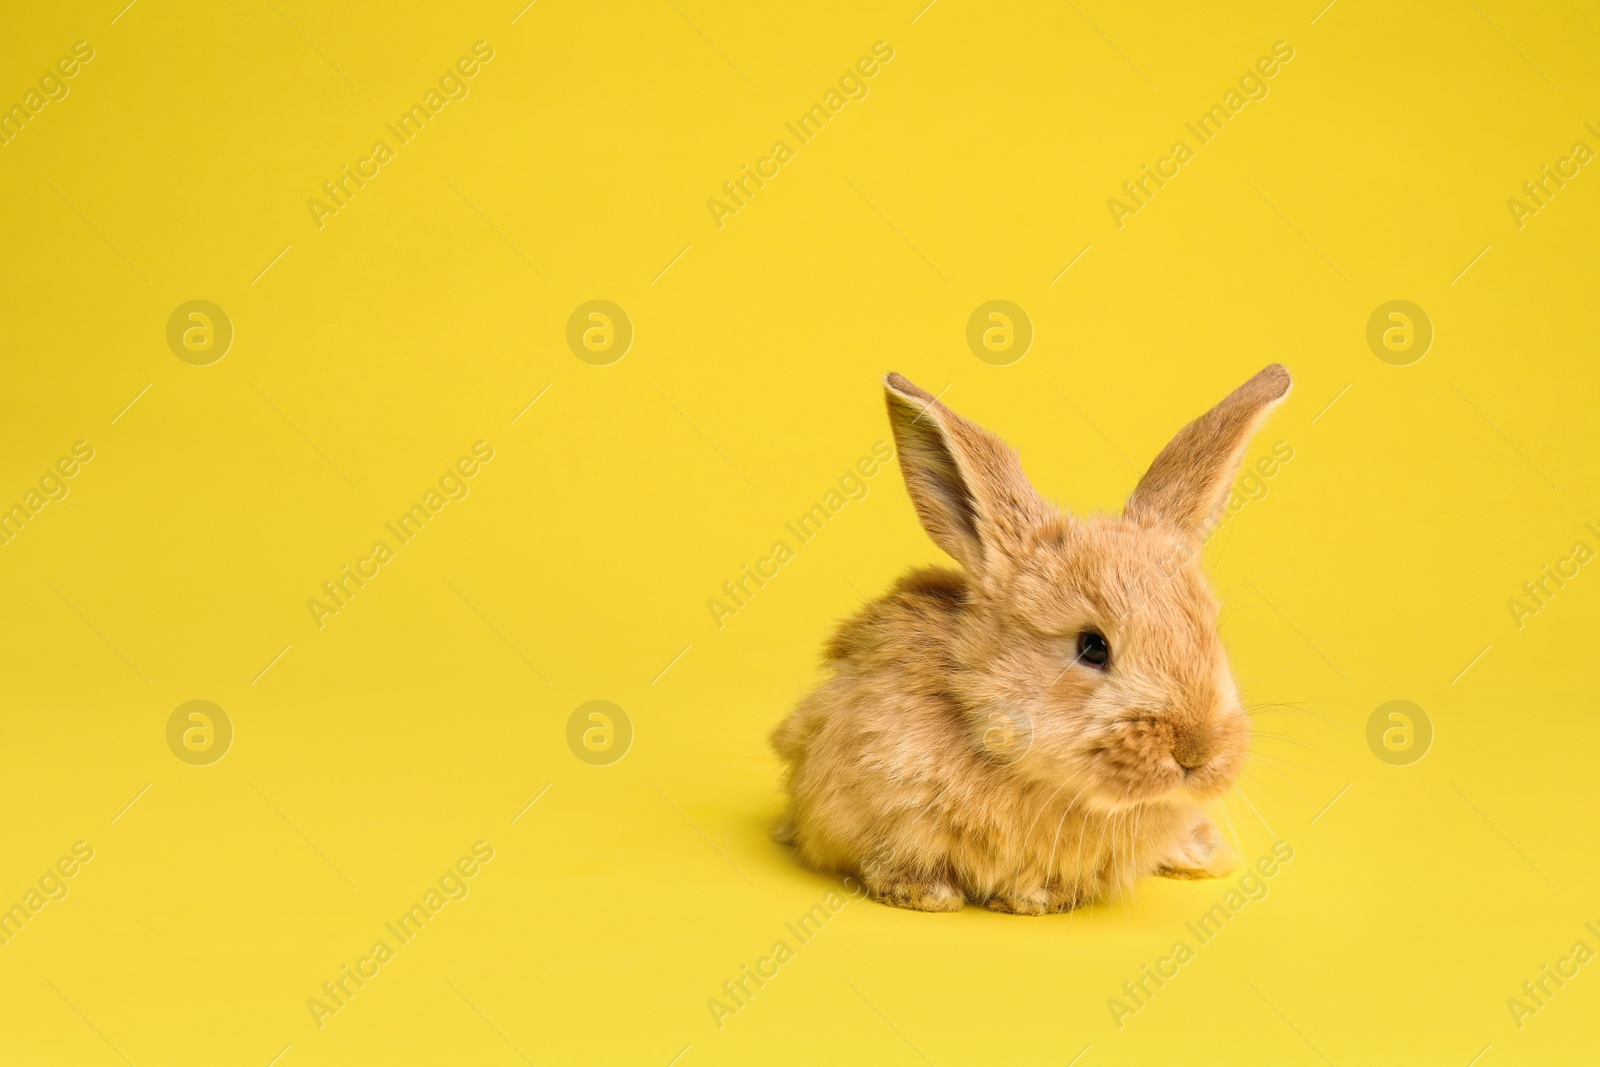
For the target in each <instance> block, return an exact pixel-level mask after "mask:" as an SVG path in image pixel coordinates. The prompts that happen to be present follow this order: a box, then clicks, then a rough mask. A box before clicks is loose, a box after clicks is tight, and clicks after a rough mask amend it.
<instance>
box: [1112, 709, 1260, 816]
mask: <svg viewBox="0 0 1600 1067" xmlns="http://www.w3.org/2000/svg"><path fill="white" fill-rule="evenodd" d="M1232 721H1233V717H1231V716H1222V717H1218V718H1216V719H1211V720H1209V721H1208V720H1199V721H1194V720H1189V721H1185V720H1183V719H1178V718H1174V717H1172V716H1161V715H1140V714H1133V715H1128V716H1125V717H1123V718H1122V719H1120V720H1119V721H1118V722H1117V723H1116V724H1115V725H1114V726H1113V727H1112V729H1111V730H1110V731H1108V732H1107V733H1106V734H1105V735H1103V736H1102V737H1101V738H1100V739H1099V741H1098V743H1096V744H1095V745H1094V747H1093V748H1092V749H1091V750H1090V752H1089V753H1088V757H1089V758H1088V767H1087V768H1086V769H1087V771H1088V773H1087V775H1086V776H1085V777H1087V778H1088V783H1087V785H1088V788H1086V789H1085V791H1084V796H1085V801H1086V803H1088V804H1090V805H1091V806H1092V807H1094V808H1096V809H1097V810H1101V811H1105V812H1107V813H1110V812H1113V811H1121V810H1124V809H1127V808H1130V807H1133V806H1136V805H1139V804H1149V803H1160V802H1163V801H1167V802H1179V801H1185V800H1191V801H1204V800H1211V799H1214V798H1216V797H1218V796H1220V795H1221V794H1223V793H1224V792H1226V791H1227V790H1228V788H1229V787H1230V786H1232V785H1233V782H1234V779H1235V778H1236V777H1237V776H1238V771H1239V769H1240V766H1241V765H1242V763H1243V745H1242V744H1241V741H1242V740H1243V739H1244V738H1247V737H1248V734H1247V733H1241V731H1240V730H1238V729H1237V728H1236V727H1235V726H1233V725H1231V723H1232Z"/></svg>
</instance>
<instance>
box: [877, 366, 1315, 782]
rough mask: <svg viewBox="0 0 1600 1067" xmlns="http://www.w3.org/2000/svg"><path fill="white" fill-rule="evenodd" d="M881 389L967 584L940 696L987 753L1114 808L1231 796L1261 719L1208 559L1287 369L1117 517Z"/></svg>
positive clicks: (1143, 485) (1161, 461) (928, 404)
mask: <svg viewBox="0 0 1600 1067" xmlns="http://www.w3.org/2000/svg"><path fill="white" fill-rule="evenodd" d="M885 385H886V390H887V395H888V404H889V418H890V422H891V423H892V424H893V428H894V436H895V442H896V445H897V448H898V453H899V459H900V465H901V470H902V472H903V474H904V475H905V479H906V487H907V489H908V490H909V492H910V494H911V499H912V502H913V504H914V505H915V506H916V510H917V513H918V515H919V517H920V518H921V520H922V524H923V526H924V527H925V528H926V529H927V531H928V534H929V536H931V537H932V538H933V540H934V542H935V543H936V544H938V545H939V547H940V548H942V549H944V550H945V551H946V552H948V553H950V555H952V556H954V557H955V558H956V560H958V561H959V562H960V563H961V565H962V567H963V568H964V569H965V570H966V573H967V579H968V580H967V582H966V594H965V596H966V602H965V604H964V605H963V610H962V611H960V612H959V613H958V616H957V617H958V620H959V622H958V627H959V631H958V636H957V637H956V639H955V641H954V642H953V647H952V648H951V649H950V650H949V656H950V662H949V664H948V667H949V675H948V677H946V678H944V679H943V680H942V681H943V684H942V688H943V689H944V691H945V692H947V693H949V694H950V695H951V696H952V697H953V698H954V700H955V702H956V703H957V704H958V705H959V707H960V714H961V715H962V717H963V723H962V728H963V729H965V730H966V731H967V732H968V733H969V735H970V741H971V744H972V746H973V748H974V750H975V751H976V752H977V753H978V755H979V756H980V757H981V758H983V759H986V760H988V761H990V762H992V763H993V764H994V765H995V767H996V773H1002V774H1009V775H1020V776H1023V777H1025V778H1028V779H1032V780H1035V781H1038V782H1041V783H1043V784H1045V785H1048V786H1050V787H1052V788H1057V789H1060V790H1064V791H1067V792H1069V793H1071V794H1074V795H1076V796H1078V797H1079V798H1080V799H1081V802H1082V803H1083V804H1085V805H1088V806H1091V807H1094V808H1097V809H1101V810H1115V809H1120V808H1123V807H1127V806H1130V805H1133V804H1139V803H1148V802H1160V801H1162V800H1167V799H1171V800H1178V799H1181V798H1183V797H1188V798H1191V799H1196V800H1202V799H1206V798H1209V797H1213V796H1215V795H1217V794H1219V793H1221V792H1222V791H1223V790H1225V789H1226V788H1227V787H1228V786H1230V785H1231V784H1232V783H1233V781H1234V779H1235V778H1236V777H1237V776H1238V774H1239V772H1240V770H1241V769H1242V767H1243V764H1244V760H1245V756H1246V751H1247V749H1248V746H1249V741H1250V723H1249V718H1248V717H1247V716H1246V714H1245V712H1244V710H1243V708H1242V707H1241V705H1240V701H1239V694H1238V690H1237V688H1236V687H1235V685H1234V680H1233V674H1232V671H1231V670H1230V668H1229V666H1228V658H1227V653H1226V651H1225V650H1224V649H1223V646H1222V641H1221V639H1220V637H1219V636H1218V633H1217V615H1218V603H1217V600H1216V597H1215V596H1214V595H1213V593H1212V592H1211V588H1210V585H1209V584H1208V582H1207V581H1206V578H1205V575H1204V573H1203V572H1202V570H1201V566H1200V551H1201V548H1202V546H1203V545H1204V543H1205V539H1206V537H1207V536H1208V535H1209V533H1210V531H1211V530H1212V528H1213V527H1214V525H1215V523H1216V522H1217V520H1218V518H1219V516H1220V515H1221V512H1222V510H1223V508H1224V506H1225V505H1226V502H1227V499H1228V495H1229V491H1230V489H1231V486H1232V483H1233V480H1234V477H1235V476H1236V474H1237V472H1238V470H1239V467H1240V465H1241V463H1242V462H1243V459H1244V455H1245V449H1246V446H1247V445H1248V443H1249V440H1250V437H1251V435H1252V434H1253V433H1254V432H1255V430H1256V428H1257V427H1258V426H1259V425H1260V423H1261V422H1262V421H1263V420H1264V419H1265V417H1266V415H1267V414H1268V412H1270V411H1271V410H1272V408H1273V407H1275V406H1276V405H1277V403H1278V402H1279V401H1280V400H1282V399H1283V397H1284V396H1285V395H1286V394H1287V393H1288V391H1289V386H1290V380H1289V373H1288V371H1286V370H1285V369H1284V368H1283V367H1282V366H1279V365H1277V364H1274V365H1272V366H1269V367H1267V368H1266V369H1264V370H1262V371H1261V372H1260V373H1259V374H1257V375H1256V376H1255V377H1253V378H1251V379H1250V380H1249V381H1248V382H1246V383H1245V384H1244V385H1242V386H1240V387H1239V388H1238V389H1236V390H1234V391H1233V392H1232V393H1231V394H1229V395H1228V396H1227V397H1226V398H1225V399H1224V400H1223V401H1222V402H1221V403H1220V404H1218V405H1217V406H1216V407H1214V408H1212V409H1211V411H1209V412H1207V413H1206V414H1205V415H1202V416H1201V417H1200V418H1198V419H1196V420H1195V421H1194V422H1192V423H1190V424H1189V425H1188V426H1186V427H1184V428H1183V430H1182V431H1180V432H1179V434H1178V435H1177V437H1175V438H1173V440H1172V441H1171V442H1170V443H1169V444H1168V445H1167V446H1166V448H1164V449H1163V450H1162V451H1161V453H1160V455H1158V456H1157V457H1156V458H1155V461H1154V462H1153V463H1152V464H1151V466H1150V469H1149V471H1147V472H1146V473H1145V475H1144V477H1143V479H1141V480H1140V482H1139V484H1138V486H1137V488H1135V489H1134V492H1133V495H1132V496H1131V497H1130V498H1129V500H1128V503H1127V506H1126V508H1125V509H1124V511H1123V514H1122V515H1121V516H1120V517H1109V516H1094V517H1089V518H1079V517H1075V516H1071V515H1067V514H1064V513H1063V512H1061V511H1059V510H1058V509H1056V508H1055V507H1054V506H1052V505H1051V504H1049V503H1048V502H1046V501H1045V499H1044V498H1043V497H1041V496H1040V495H1039V493H1038V492H1037V491H1036V490H1035V489H1034V488H1033V486H1032V485H1031V484H1030V483H1029V482H1028V480H1027V478H1026V477H1024V476H1023V473H1022V468H1021V466H1020V464H1019V463H1018V461H1017V456H1016V453H1015V452H1013V451H1012V450H1011V449H1010V448H1009V447H1008V446H1007V445H1006V444H1005V443H1004V442H1003V441H1001V440H1000V439H999V438H998V437H996V436H995V435H994V434H991V433H989V432H988V431H987V430H984V429H982V428H981V427H978V426H976V425H974V424H973V423H971V422H968V421H967V420H966V419H963V418H962V417H961V416H959V415H957V414H955V413H954V412H952V411H951V410H950V409H948V408H946V407H945V406H944V405H943V404H941V403H939V401H938V400H937V399H936V398H934V397H933V396H931V395H929V394H928V393H927V392H925V391H923V390H922V389H919V388H918V387H917V386H915V385H913V384H911V383H910V382H909V381H907V380H906V379H905V378H903V377H901V376H900V375H898V374H891V375H889V377H888V378H887V379H886V380H885Z"/></svg>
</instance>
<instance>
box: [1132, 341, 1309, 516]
mask: <svg viewBox="0 0 1600 1067" xmlns="http://www.w3.org/2000/svg"><path fill="white" fill-rule="evenodd" d="M1291 384H1292V382H1291V381H1290V379H1289V372H1288V371H1287V370H1286V369H1284V367H1283V366H1282V364H1278V363H1274V364H1272V365H1271V366H1269V367H1266V368H1264V369H1263V370H1261V371H1260V372H1259V373H1258V374H1257V375H1256V376H1255V377H1254V378H1251V379H1250V380H1249V381H1247V382H1245V383H1244V384H1243V385H1241V386H1239V388H1237V389H1235V390H1234V391H1233V392H1231V393H1229V394H1228V395H1227V396H1226V397H1224V398H1223V400H1222V402H1221V403H1220V404H1218V405H1217V406H1216V407H1214V408H1212V409H1211V410H1210V411H1208V412H1206V413H1205V414H1204V415H1202V416H1200V417H1199V418H1198V419H1195V420H1194V421H1193V422H1191V423H1190V424H1189V425H1187V426H1185V427H1184V428H1183V429H1182V430H1180V431H1178V436H1176V437H1174V438H1173V439H1172V440H1171V441H1170V442H1168V444H1167V447H1166V448H1163V449H1162V450H1161V454H1160V455H1158V456H1157V457H1156V458H1155V462H1153V463H1151V464H1150V469H1149V470H1148V471H1146V472H1145V475H1144V477H1143V478H1141V479H1140V480H1139V485H1138V488H1136V489H1134V491H1133V495H1132V496H1131V497H1129V498H1128V506H1127V507H1126V508H1125V509H1124V510H1123V515H1124V517H1125V518H1127V519H1128V520H1129V521H1130V522H1136V523H1140V524H1142V525H1152V524H1168V525H1172V526H1176V527H1177V528H1178V529H1180V530H1183V531H1184V532H1185V533H1188V534H1190V535H1192V536H1194V537H1196V538H1200V539H1204V538H1205V537H1206V536H1207V535H1208V534H1209V533H1210V532H1211V529H1212V527H1214V526H1215V525H1216V523H1217V519H1218V518H1219V517H1220V515H1221V513H1222V508H1223V506H1224V505H1225V504H1226V503H1227V500H1228V491H1229V489H1230V488H1231V487H1232V485H1233V479H1234V477H1235V476H1236V475H1238V473H1239V466H1240V464H1242V463H1243V462H1244V453H1245V448H1246V447H1247V446H1248V445H1249V444H1250V438H1251V437H1253V436H1254V435H1255V432H1256V430H1257V429H1258V428H1259V427H1260V426H1261V423H1262V422H1264V421H1265V420H1266V417H1267V415H1268V414H1270V413H1271V411H1272V409H1273V408H1275V407H1277V406H1278V402H1279V401H1281V400H1282V399H1283V398H1284V397H1285V396H1287V395H1288V393H1289V386H1290V385H1291Z"/></svg>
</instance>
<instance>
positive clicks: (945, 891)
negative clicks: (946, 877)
mask: <svg viewBox="0 0 1600 1067" xmlns="http://www.w3.org/2000/svg"><path fill="white" fill-rule="evenodd" d="M864 881H865V882H866V884H867V891H868V892H869V893H871V894H872V898H873V899H874V900H877V901H880V902H881V903H884V904H892V905H894V906H895V907H897V908H911V909H913V910H915V911H960V910H961V909H962V907H964V906H965V905H966V903H967V900H966V897H964V896H962V895H961V890H959V889H957V888H956V887H955V886H953V885H951V884H950V883H949V882H945V881H940V880H938V879H934V878H919V877H916V876H914V875H908V874H882V875H877V876H869V877H867V878H865V879H864Z"/></svg>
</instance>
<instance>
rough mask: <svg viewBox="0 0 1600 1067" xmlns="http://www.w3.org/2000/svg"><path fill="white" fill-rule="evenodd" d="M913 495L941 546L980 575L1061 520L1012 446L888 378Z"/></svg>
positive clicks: (900, 450) (903, 469) (908, 487)
mask: <svg viewBox="0 0 1600 1067" xmlns="http://www.w3.org/2000/svg"><path fill="white" fill-rule="evenodd" d="M884 393H885V397H886V399H887V400H888V403H889V423H890V425H891V426H892V427H893V428H894V443H895V450H896V452H897V453H898V454H899V457H900V471H901V473H902V474H904V475H905V479H906V490H907V491H908V492H909V493H910V494H911V502H912V504H914V505H915V506H916V509H917V515H918V516H919V517H920V518H921V519H922V526H923V529H925V530H927V531H928V536H929V537H931V538H933V542H934V544H936V545H938V546H939V547H940V548H942V549H944V550H945V551H946V552H948V553H950V555H952V556H954V557H955V558H956V559H957V560H959V561H960V562H961V564H962V566H964V567H966V568H967V570H969V571H971V572H972V573H973V574H982V573H983V572H984V571H985V569H992V568H993V567H994V565H995V564H996V563H997V562H998V561H999V559H1001V558H1002V557H1004V556H1007V555H1011V556H1013V557H1014V556H1015V555H1017V554H1018V553H1020V551H1021V549H1022V548H1023V545H1024V543H1025V538H1026V535H1027V532H1028V531H1029V530H1030V529H1032V528H1034V527H1037V526H1039V525H1040V524H1042V523H1045V522H1048V521H1049V520H1050V519H1052V518H1054V517H1055V511H1054V509H1053V508H1051V507H1050V505H1049V504H1047V503H1046V502H1045V501H1044V499H1043V498H1042V497H1040V496H1039V494H1038V492H1037V491H1036V490H1035V489H1034V488H1033V486H1032V485H1031V484H1029V482H1028V479H1027V478H1026V477H1025V476H1024V475H1023V473H1022V465H1021V463H1019V462H1018V460H1017V454H1016V453H1015V452H1013V451H1012V450H1011V449H1010V448H1009V447H1008V446H1007V445H1006V443H1005V442H1004V441H1002V440H1000V438H998V437H996V436H995V435H994V434H992V433H990V432H989V431H987V430H985V429H983V428H982V427H980V426H977V425H974V424H973V423H971V422H968V421H967V420H966V419H964V418H962V417H961V416H960V415H957V414H956V413H955V412H953V411H951V410H950V409H949V408H947V407H945V406H944V405H943V404H941V403H939V401H938V400H937V399H936V398H935V397H933V396H932V395H931V394H929V393H927V392H926V391H924V390H922V389H919V388H917V387H916V386H915V385H912V384H911V383H910V382H909V381H907V380H906V379H905V378H902V377H901V376H900V375H898V374H891V375H889V376H888V377H887V378H885V379H884Z"/></svg>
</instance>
